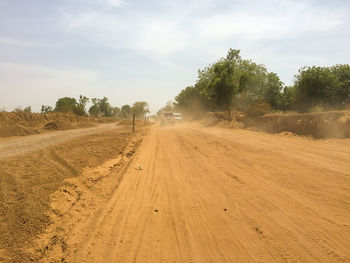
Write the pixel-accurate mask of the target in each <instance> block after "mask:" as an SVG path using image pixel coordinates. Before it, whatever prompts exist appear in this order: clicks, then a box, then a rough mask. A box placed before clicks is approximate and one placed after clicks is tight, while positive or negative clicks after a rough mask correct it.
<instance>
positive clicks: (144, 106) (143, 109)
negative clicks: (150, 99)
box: [132, 101, 149, 118]
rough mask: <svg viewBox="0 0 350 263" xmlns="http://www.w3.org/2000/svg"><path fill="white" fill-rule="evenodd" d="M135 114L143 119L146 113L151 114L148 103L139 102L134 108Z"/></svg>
mask: <svg viewBox="0 0 350 263" xmlns="http://www.w3.org/2000/svg"><path fill="white" fill-rule="evenodd" d="M132 111H133V113H135V116H136V118H143V116H144V115H145V114H146V113H149V108H148V103H147V102H145V101H137V102H135V103H134V105H133V107H132Z"/></svg>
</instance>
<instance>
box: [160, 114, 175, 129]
mask: <svg viewBox="0 0 350 263" xmlns="http://www.w3.org/2000/svg"><path fill="white" fill-rule="evenodd" d="M167 124H171V125H174V124H175V116H174V113H173V112H162V114H161V119H160V125H161V126H164V125H167Z"/></svg>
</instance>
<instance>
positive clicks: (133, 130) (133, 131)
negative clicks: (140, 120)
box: [132, 112, 135, 133]
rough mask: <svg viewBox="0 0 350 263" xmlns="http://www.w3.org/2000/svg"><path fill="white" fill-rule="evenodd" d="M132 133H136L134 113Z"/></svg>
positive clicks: (133, 115)
mask: <svg viewBox="0 0 350 263" xmlns="http://www.w3.org/2000/svg"><path fill="white" fill-rule="evenodd" d="M132 133H135V113H134V112H133V113H132Z"/></svg>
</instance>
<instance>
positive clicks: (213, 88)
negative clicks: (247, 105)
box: [208, 49, 241, 118]
mask: <svg viewBox="0 0 350 263" xmlns="http://www.w3.org/2000/svg"><path fill="white" fill-rule="evenodd" d="M239 52H240V51H239V50H234V49H230V50H229V52H228V54H227V56H226V58H225V59H221V60H220V61H218V62H217V63H215V64H214V74H213V77H212V79H211V81H210V83H209V87H208V88H209V90H208V95H209V97H210V98H212V99H213V100H214V102H215V103H216V105H217V106H219V107H220V106H221V105H223V106H224V108H225V109H226V111H227V113H228V116H229V118H231V105H232V99H233V96H234V95H235V94H236V93H238V85H239V82H238V81H239V77H240V69H239V64H240V62H241V57H240V55H239Z"/></svg>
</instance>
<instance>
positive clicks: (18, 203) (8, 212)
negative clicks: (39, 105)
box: [0, 124, 141, 263]
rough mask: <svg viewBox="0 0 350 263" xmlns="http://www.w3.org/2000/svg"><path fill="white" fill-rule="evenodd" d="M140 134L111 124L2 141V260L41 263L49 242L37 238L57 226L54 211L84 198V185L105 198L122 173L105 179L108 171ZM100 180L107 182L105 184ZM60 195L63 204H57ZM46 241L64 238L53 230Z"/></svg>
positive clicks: (120, 162)
mask: <svg viewBox="0 0 350 263" xmlns="http://www.w3.org/2000/svg"><path fill="white" fill-rule="evenodd" d="M140 139H141V138H139V136H138V135H137V134H135V135H133V134H131V127H130V126H116V125H115V124H111V125H102V126H100V127H98V128H92V129H83V130H70V131H65V132H52V133H49V134H42V135H33V136H26V137H21V138H11V139H3V140H1V141H0V147H2V148H1V152H0V153H1V158H0V262H16V263H17V262H37V261H38V259H39V258H41V257H42V255H43V253H44V251H45V247H46V244H45V245H44V247H40V246H34V243H33V240H34V239H35V238H36V237H37V236H38V235H40V234H42V233H43V231H44V230H45V229H46V228H47V227H48V226H50V225H53V226H54V225H55V224H53V223H54V221H53V220H51V216H50V215H51V214H54V215H57V216H60V215H63V214H60V212H62V209H63V210H64V209H65V208H67V211H66V212H68V213H67V215H70V212H69V211H70V207H73V206H74V205H75V203H76V202H78V201H79V200H80V199H83V198H84V197H85V195H84V196H83V195H82V193H81V192H80V188H81V187H83V186H84V189H83V190H82V191H83V192H84V193H85V192H88V191H90V192H91V193H93V195H94V196H101V198H100V199H99V200H100V201H101V202H104V201H105V200H107V199H108V195H109V191H112V190H109V189H113V188H115V187H116V181H117V180H115V177H118V176H119V175H118V174H117V175H115V173H113V175H111V176H107V178H105V174H106V173H107V174H108V172H109V171H111V170H114V169H115V170H119V167H124V166H125V165H127V164H128V159H129V157H131V156H132V155H133V152H134V151H135V149H136V147H137V145H138V144H139V142H140ZM116 159H118V161H117V162H116V163H114V161H115V160H116ZM103 164H104V165H105V166H106V165H107V166H106V167H105V166H103ZM115 164H116V166H114V165H115ZM101 165H102V166H103V167H104V168H103V169H102V170H101V171H102V172H103V176H102V177H100V176H99V173H98V172H99V169H100V168H99V167H101ZM78 178H79V179H78ZM102 178H104V180H101V179H102ZM80 179H82V180H80ZM75 180H78V181H79V186H80V188H78V187H77V185H76V184H75ZM110 180H113V181H112V182H111V181H110ZM99 181H103V184H106V185H103V188H102V189H99V188H98V187H100V185H99V184H98V182H99ZM60 194H62V195H61V196H60ZM57 195H58V196H59V197H62V198H61V199H59V198H58V199H57V200H58V201H61V202H60V204H62V205H59V206H56V207H55V206H54V203H53V202H54V201H55V196H57ZM102 197H103V198H102ZM84 211H86V210H84ZM62 213H65V212H62ZM48 241H49V242H51V241H52V242H54V243H59V241H60V240H59V239H58V238H57V235H56V237H55V235H54V236H53V237H52V240H51V239H50V240H48ZM50 244H51V243H49V244H48V245H49V246H50ZM33 249H34V251H32V250H33Z"/></svg>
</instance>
